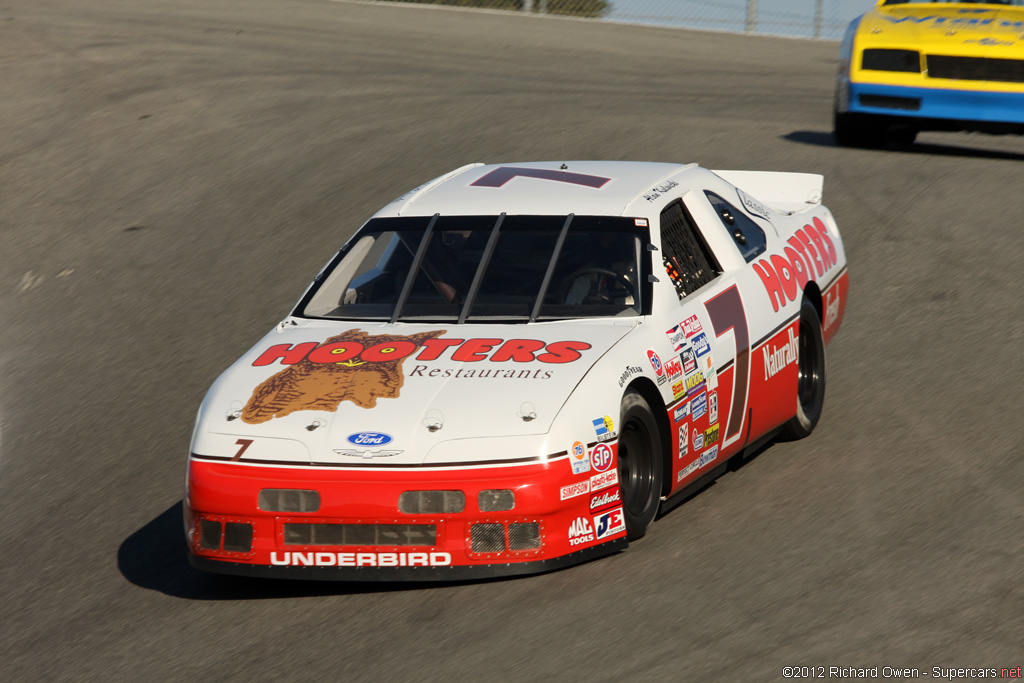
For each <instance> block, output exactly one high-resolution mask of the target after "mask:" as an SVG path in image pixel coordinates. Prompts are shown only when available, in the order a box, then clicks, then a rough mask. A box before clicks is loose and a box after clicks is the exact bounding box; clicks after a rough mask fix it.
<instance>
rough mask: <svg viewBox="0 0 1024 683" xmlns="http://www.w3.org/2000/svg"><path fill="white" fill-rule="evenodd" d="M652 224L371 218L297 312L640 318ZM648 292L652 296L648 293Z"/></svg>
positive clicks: (421, 317)
mask: <svg viewBox="0 0 1024 683" xmlns="http://www.w3.org/2000/svg"><path fill="white" fill-rule="evenodd" d="M648 242H649V236H648V232H647V220H646V219H637V218H621V217H606V216H506V215H500V216H415V217H403V218H376V219H373V220H371V221H369V222H368V223H367V224H366V225H365V226H363V228H362V229H361V230H360V231H359V232H358V233H357V234H356V235H355V237H353V238H352V239H351V240H349V242H348V243H347V244H346V245H345V247H344V248H343V249H342V250H341V252H339V254H338V256H336V257H335V258H334V260H333V261H332V262H331V263H330V264H329V265H328V267H327V268H325V269H324V272H323V273H321V274H320V275H319V276H317V279H316V281H315V282H314V285H313V287H312V288H311V289H310V291H309V293H308V294H307V295H306V296H305V297H304V298H303V301H302V302H300V304H299V306H298V309H297V313H296V314H297V315H300V316H304V317H310V318H332V319H334V318H337V319H371V320H390V321H397V320H401V321H417V322H431V321H439V322H466V321H470V322H510V321H511V322H528V321H533V320H552V319H565V318H592V317H606V316H631V315H633V316H635V315H640V314H641V313H642V312H643V310H644V308H643V302H644V301H645V300H646V299H647V298H649V296H650V295H649V291H650V288H649V286H647V283H646V278H642V277H641V273H646V272H650V268H649V265H647V263H646V262H647V261H649V258H648V256H647V251H646V248H645V247H646V245H647V244H648ZM645 290H646V291H645Z"/></svg>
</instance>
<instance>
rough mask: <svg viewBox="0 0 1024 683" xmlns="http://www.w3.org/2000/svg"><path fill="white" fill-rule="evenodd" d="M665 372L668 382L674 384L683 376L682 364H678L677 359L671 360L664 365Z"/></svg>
mask: <svg viewBox="0 0 1024 683" xmlns="http://www.w3.org/2000/svg"><path fill="white" fill-rule="evenodd" d="M665 372H667V373H668V381H670V382H675V381H676V380H677V379H679V378H680V377H682V376H683V364H682V363H680V362H679V359H678V358H673V359H672V360H670V361H669V362H668V363H666V364H665Z"/></svg>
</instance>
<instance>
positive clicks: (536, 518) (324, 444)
mask: <svg viewBox="0 0 1024 683" xmlns="http://www.w3.org/2000/svg"><path fill="white" fill-rule="evenodd" d="M821 189H822V178H821V176H818V175H811V174H800V173H769V172H745V171H716V172H712V171H709V170H706V169H703V168H700V167H698V166H695V165H676V164H664V163H635V162H568V163H557V162H556V163H528V164H503V165H493V166H485V165H480V164H476V165H470V166H466V167H464V168H460V169H457V170H455V171H452V172H451V173H448V174H447V175H444V176H442V177H440V178H437V179H436V180H433V181H431V182H429V183H427V184H425V185H423V186H421V187H419V188H417V189H415V190H413V191H411V192H409V193H408V194H406V195H403V196H401V197H399V198H398V199H396V200H394V201H393V202H391V203H390V204H388V205H387V206H385V207H384V208H383V209H381V210H380V211H379V212H378V213H377V214H376V215H374V216H373V217H372V218H371V219H370V220H369V221H368V222H367V223H366V224H365V225H363V226H362V227H361V228H360V229H359V230H358V231H357V232H356V233H355V234H354V235H353V236H352V237H351V239H349V240H348V241H347V242H346V243H345V245H344V246H342V247H341V250H340V251H339V252H338V253H337V254H336V255H335V256H334V258H333V259H331V261H330V262H329V263H328V264H327V266H326V267H325V268H324V269H323V270H322V271H321V272H320V273H319V274H318V275H317V276H316V278H315V279H314V280H313V283H312V284H311V286H310V287H309V289H308V290H307V291H306V293H305V294H304V296H303V297H302V298H301V300H300V301H299V303H298V304H297V305H296V307H295V309H294V310H293V311H292V313H291V314H290V315H289V316H287V317H286V318H285V319H284V320H283V321H281V323H280V324H278V325H277V326H276V327H275V328H274V329H272V330H271V331H270V332H269V334H267V336H266V337H264V338H263V339H262V340H260V341H259V342H258V343H257V344H256V345H255V346H254V347H253V348H252V349H251V350H250V351H249V352H248V353H246V354H245V355H244V356H242V358H241V359H240V360H238V361H237V362H236V363H235V364H234V365H232V366H231V367H230V368H229V369H228V370H227V371H226V372H225V373H224V374H223V375H222V376H221V377H220V378H219V379H218V380H217V381H216V382H215V383H214V384H213V386H212V387H211V389H210V390H209V392H208V394H207V396H206V398H205V400H204V401H203V404H202V407H201V409H200V410H199V414H198V418H197V422H196V425H195V431H194V434H193V438H192V444H191V455H190V457H189V461H188V474H187V490H186V495H185V504H184V510H185V530H186V536H187V544H188V552H189V558H190V561H191V563H192V564H193V565H194V566H196V567H198V568H200V569H204V570H209V571H213V572H222V573H228V574H242V575H252V576H264V577H285V578H299V579H338V580H386V579H396V580H420V579H429V580H455V579H466V578H474V577H488V576H496V575H512V574H528V573H535V572H542V571H548V570H551V569H555V568H558V567H563V566H567V565H571V564H575V563H579V562H583V561H586V560H590V559H592V558H596V557H599V556H602V555H606V554H609V553H613V552H616V551H619V550H621V549H623V548H625V547H626V546H627V544H628V543H629V542H630V541H633V540H636V539H639V538H640V537H642V536H643V535H644V533H645V532H646V531H647V529H648V526H649V525H650V524H651V523H652V521H653V520H654V518H655V517H656V516H657V514H658V513H659V510H667V509H668V508H669V507H671V506H672V505H674V504H675V503H676V502H678V501H679V500H681V499H682V498H683V497H686V496H688V495H690V494H691V493H692V492H693V491H695V490H697V489H698V488H699V487H701V486H703V485H706V484H707V482H709V481H710V480H711V479H713V478H714V477H716V476H718V475H719V474H721V473H722V472H723V471H724V469H725V466H726V463H727V462H728V461H729V459H730V458H734V457H742V456H743V454H744V453H747V454H749V453H750V452H751V450H752V449H755V448H759V447H761V446H762V445H763V444H764V443H765V442H766V440H768V439H772V438H773V437H776V436H781V437H783V438H785V439H795V438H800V437H804V436H807V435H809V434H810V433H811V431H812V430H813V429H814V427H815V425H816V423H817V422H818V419H819V417H820V415H821V412H822V405H823V400H824V393H825V345H826V343H827V342H828V341H829V340H830V339H831V338H832V337H833V335H835V334H836V332H837V331H838V329H839V326H840V323H841V321H842V318H843V312H844V309H845V305H846V298H847V282H848V277H847V268H846V256H845V253H844V250H843V243H842V240H841V238H840V235H839V231H838V229H837V227H836V224H835V221H834V220H833V217H832V215H831V213H830V212H829V211H828V210H827V209H826V208H825V207H823V206H822V205H821V203H820V202H821Z"/></svg>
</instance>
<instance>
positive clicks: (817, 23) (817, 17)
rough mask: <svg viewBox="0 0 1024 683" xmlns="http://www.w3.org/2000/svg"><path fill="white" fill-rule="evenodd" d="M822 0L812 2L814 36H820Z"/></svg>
mask: <svg viewBox="0 0 1024 683" xmlns="http://www.w3.org/2000/svg"><path fill="white" fill-rule="evenodd" d="M823 2H824V0H817V2H815V3H814V37H815V38H821V6H822V3H823Z"/></svg>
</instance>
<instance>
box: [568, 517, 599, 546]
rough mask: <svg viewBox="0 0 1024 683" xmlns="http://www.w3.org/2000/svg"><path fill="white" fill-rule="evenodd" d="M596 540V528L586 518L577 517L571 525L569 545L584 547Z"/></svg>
mask: <svg viewBox="0 0 1024 683" xmlns="http://www.w3.org/2000/svg"><path fill="white" fill-rule="evenodd" d="M593 540H594V527H593V526H591V524H590V520H589V519H587V518H586V517H577V518H576V519H575V520H574V521H573V523H572V524H570V525H569V545H582V544H584V543H590V542H591V541H593Z"/></svg>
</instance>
